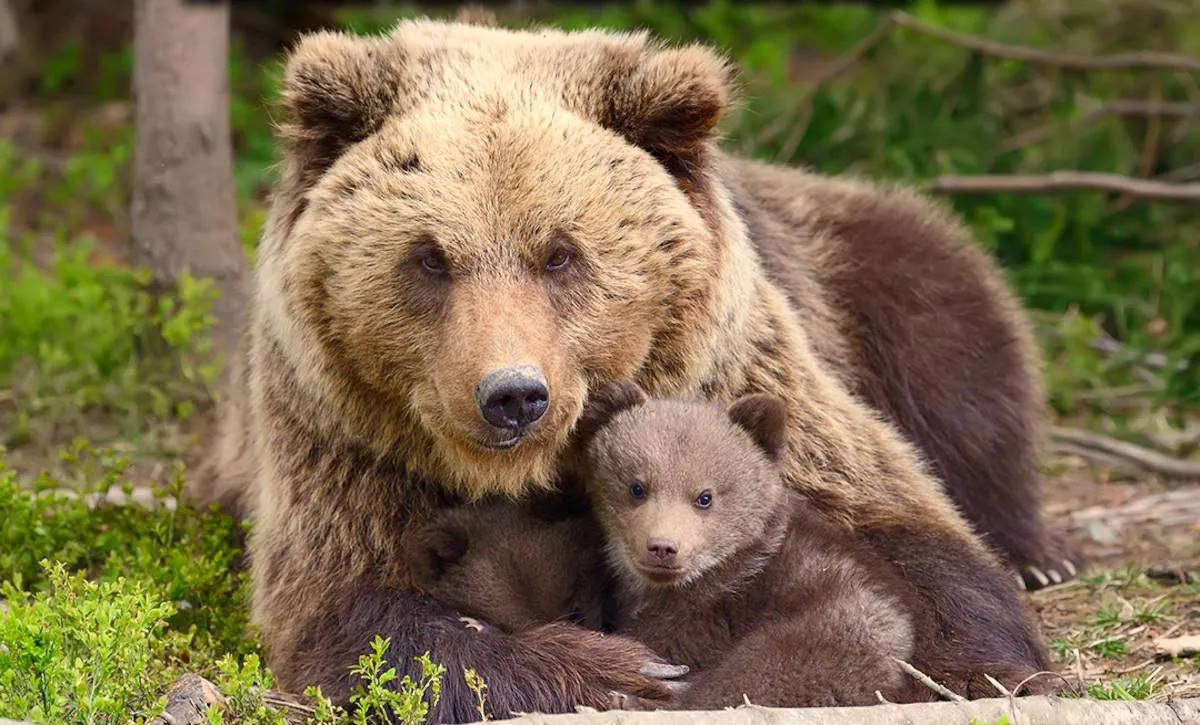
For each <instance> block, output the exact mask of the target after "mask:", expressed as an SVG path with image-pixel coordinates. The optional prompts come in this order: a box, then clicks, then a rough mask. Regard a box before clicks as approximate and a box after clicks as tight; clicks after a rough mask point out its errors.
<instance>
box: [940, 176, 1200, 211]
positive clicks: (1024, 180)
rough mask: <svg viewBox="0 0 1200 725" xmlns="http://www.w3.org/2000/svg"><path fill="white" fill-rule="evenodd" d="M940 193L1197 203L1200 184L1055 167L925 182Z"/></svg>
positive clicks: (941, 178)
mask: <svg viewBox="0 0 1200 725" xmlns="http://www.w3.org/2000/svg"><path fill="white" fill-rule="evenodd" d="M926 188H927V189H928V190H929V191H932V192H936V193H939V194H992V193H997V192H1007V193H1015V194H1046V193H1058V192H1064V191H1111V192H1116V193H1119V194H1126V195H1128V196H1131V197H1135V198H1138V199H1155V200H1158V201H1181V202H1197V203H1200V184H1195V183H1193V184H1169V183H1166V182H1162V181H1155V180H1153V179H1135V178H1132V177H1129V176H1121V175H1120V174H1104V173H1099V172H1095V171H1054V172H1051V173H1048V174H995V175H992V174H980V175H978V176H940V177H938V178H936V179H932V180H931V181H929V182H928V183H927V185H926Z"/></svg>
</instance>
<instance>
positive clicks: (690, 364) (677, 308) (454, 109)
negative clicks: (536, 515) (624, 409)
mask: <svg viewBox="0 0 1200 725" xmlns="http://www.w3.org/2000/svg"><path fill="white" fill-rule="evenodd" d="M729 85H730V82H729V77H728V71H727V68H726V65H725V64H724V62H723V61H722V60H721V59H720V58H718V57H717V56H716V55H714V54H713V53H711V52H710V51H708V50H705V49H702V48H699V47H684V48H678V49H667V48H663V47H661V46H659V45H656V44H653V43H651V42H649V41H648V40H647V38H646V37H645V36H644V35H617V34H609V33H602V32H585V33H562V32H557V31H540V32H515V31H507V30H500V29H491V28H480V27H473V26H466V25H454V24H442V23H434V22H429V21H416V22H410V23H405V24H402V25H400V26H399V27H398V28H397V29H396V30H395V31H394V32H393V33H392V34H391V35H390V36H387V37H377V38H356V37H353V36H350V35H344V34H337V33H320V34H316V35H311V36H308V37H306V38H305V39H304V40H303V41H301V43H300V44H299V46H298V47H297V48H296V49H295V50H294V51H293V53H292V54H291V57H290V59H289V62H288V64H287V70H286V74H285V79H284V98H285V106H286V108H285V111H286V116H287V120H286V122H285V123H284V125H283V126H282V130H281V135H282V138H283V141H284V143H285V147H286V149H287V154H288V156H287V162H286V171H285V178H284V180H283V182H282V183H281V185H280V188H279V190H278V192H277V195H276V197H275V199H274V201H273V208H272V216H271V220H270V222H269V226H268V231H267V234H266V235H265V238H264V242H263V247H262V250H261V256H262V267H261V270H260V286H262V287H264V288H265V289H266V292H265V293H264V294H262V295H260V298H261V299H263V300H265V301H266V302H265V305H264V307H265V308H266V309H267V311H266V312H265V313H264V314H265V315H266V317H267V319H268V320H269V323H270V324H273V325H274V326H276V327H286V328H287V330H288V334H281V335H280V336H279V337H280V338H281V339H287V340H292V341H296V342H291V343H289V345H290V348H289V349H288V350H286V352H287V353H288V354H291V355H295V356H298V357H303V358H305V359H304V360H302V361H300V364H297V365H296V367H297V369H303V370H305V371H316V372H314V373H311V374H308V373H306V374H305V376H304V380H302V382H303V383H304V384H307V385H310V386H311V387H312V389H314V390H317V391H318V392H319V394H320V395H322V396H323V398H322V400H323V401H324V402H328V403H329V404H330V405H335V406H342V410H341V411H340V412H339V415H341V416H342V417H344V418H346V419H348V420H351V419H355V416H358V418H357V419H359V420H362V421H364V423H363V424H362V425H360V426H359V428H360V429H359V430H357V431H355V434H356V435H360V436H364V437H368V438H369V437H371V436H378V438H377V440H384V439H385V438H386V436H384V434H383V433H382V432H381V430H382V429H389V430H390V431H391V433H392V438H391V440H392V441H401V442H402V443H400V444H399V445H404V446H405V450H404V451H403V453H404V455H405V456H406V457H407V459H408V461H409V464H410V465H411V466H413V467H415V468H416V469H417V470H420V471H423V472H426V473H429V474H431V475H434V476H437V477H439V478H441V479H443V480H445V481H447V482H448V483H450V484H452V485H455V486H457V487H458V488H459V489H460V490H461V491H463V492H465V493H467V494H469V495H472V496H476V495H482V494H484V493H487V492H505V493H510V494H515V493H518V492H521V491H524V490H527V489H528V488H529V487H530V486H531V485H546V484H548V483H550V482H551V481H552V480H553V478H554V475H555V472H556V469H557V466H558V459H559V457H560V455H561V453H562V451H563V450H564V447H565V444H566V442H567V439H568V436H569V434H570V432H571V430H572V428H573V426H574V424H575V421H576V418H577V417H578V416H579V413H580V410H581V409H582V407H583V403H584V400H585V399H586V397H587V394H588V391H589V389H591V388H593V387H595V386H597V385H599V384H602V383H604V382H607V381H610V380H613V379H616V378H619V377H625V376H637V377H638V378H639V380H641V381H642V382H643V383H644V384H647V385H649V386H651V387H652V388H653V387H658V388H664V389H669V388H670V387H671V386H672V385H675V386H679V385H683V384H684V383H681V382H679V381H691V382H688V383H686V384H694V381H695V380H697V379H698V378H699V377H700V376H701V375H702V373H703V370H702V369H701V367H702V366H703V365H706V364H708V363H707V362H706V358H705V357H704V356H703V355H701V354H699V353H698V352H697V351H698V350H699V349H700V348H702V347H703V346H704V345H705V344H706V342H705V340H706V339H707V337H706V336H710V335H711V334H712V332H711V330H712V329H713V328H715V327H717V325H716V324H714V323H713V322H712V318H713V317H714V316H715V315H716V313H715V312H714V309H715V307H716V303H715V302H714V298H715V297H717V293H716V291H715V290H716V288H717V281H718V278H719V277H720V276H721V274H720V272H719V271H718V270H717V268H718V266H719V265H720V263H721V259H722V256H723V255H726V254H728V251H727V250H723V249H722V242H721V232H720V227H721V224H722V222H721V219H723V218H727V217H728V215H729V211H728V209H729V206H728V205H729V201H728V199H727V198H726V197H725V195H724V193H723V192H721V191H720V190H719V189H717V187H716V185H715V184H714V183H712V181H713V176H712V173H713V166H714V164H715V160H714V154H713V150H712V143H713V141H712V136H713V129H714V125H715V123H716V122H717V120H718V118H719V117H720V115H721V113H722V112H723V110H724V109H725V108H726V106H727V104H728V99H729ZM723 215H724V216H723ZM276 299H278V300H282V302H280V303H275V302H272V300H276ZM297 333H298V334H297ZM367 421H369V422H367ZM393 426H394V429H393ZM368 428H369V430H368Z"/></svg>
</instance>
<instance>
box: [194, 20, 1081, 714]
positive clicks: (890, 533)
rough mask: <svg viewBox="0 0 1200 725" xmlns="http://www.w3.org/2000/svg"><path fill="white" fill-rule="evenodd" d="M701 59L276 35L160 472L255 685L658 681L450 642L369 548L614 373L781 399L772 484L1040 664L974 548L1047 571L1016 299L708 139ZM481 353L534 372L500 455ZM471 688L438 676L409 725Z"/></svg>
mask: <svg viewBox="0 0 1200 725" xmlns="http://www.w3.org/2000/svg"><path fill="white" fill-rule="evenodd" d="M729 75H730V74H729V70H728V68H727V67H726V65H725V63H724V62H723V61H722V60H721V59H720V58H719V57H717V56H716V55H714V54H713V53H712V52H711V51H709V50H707V49H705V48H701V47H696V46H688V47H683V48H677V49H667V48H664V47H661V46H660V45H658V44H656V43H654V42H652V41H650V40H649V39H648V38H647V37H646V36H645V35H642V34H633V35H625V34H613V33H607V32H601V31H589V32H582V33H562V32H556V31H539V32H515V31H507V30H500V29H494V28H481V27H474V26H466V25H456V24H441V23H433V22H428V21H414V22H406V23H403V24H401V25H400V26H398V27H397V28H396V30H395V31H393V32H392V33H391V34H390V35H388V36H385V37H375V38H356V37H353V36H350V35H345V34H338V33H319V34H315V35H310V36H308V37H306V38H304V39H303V40H302V41H301V42H300V43H299V44H298V46H297V47H296V48H295V49H294V50H293V52H292V54H291V56H290V58H289V61H288V64H287V70H286V73H285V76H284V105H285V108H284V118H285V121H284V123H283V125H282V126H281V131H280V136H281V139H282V141H283V144H284V149H285V153H286V157H285V158H286V161H285V166H284V173H283V177H282V180H281V181H280V183H279V185H278V186H277V188H276V190H275V193H274V197H273V199H272V202H271V210H270V214H269V218H268V222H267V226H266V230H265V232H264V236H263V239H262V243H261V246H260V248H259V265H258V271H257V282H256V293H255V299H254V304H253V306H252V309H251V310H250V313H249V317H250V319H249V324H248V326H247V334H246V336H245V339H244V344H243V348H242V353H241V355H242V356H243V357H241V358H240V360H239V362H238V363H237V364H238V368H237V369H238V371H240V374H239V375H236V376H235V378H236V380H237V382H235V387H234V388H232V389H231V390H230V391H228V392H227V393H226V396H225V400H226V404H225V407H224V411H223V413H222V417H223V421H222V431H221V435H220V440H219V441H218V443H217V446H216V452H215V455H214V459H213V461H214V463H213V465H211V466H209V467H208V468H207V475H205V476H203V477H201V478H199V479H198V480H197V486H196V488H195V489H194V490H195V495H196V496H197V498H199V499H200V500H201V501H202V502H204V501H221V502H224V503H225V504H227V505H228V506H230V507H231V508H234V509H236V510H240V511H241V512H243V513H247V514H250V515H253V516H254V518H255V529H254V534H253V537H252V539H251V541H250V544H249V547H250V549H249V550H250V555H251V567H252V574H253V589H254V592H253V617H254V620H255V621H256V622H257V623H258V625H259V626H260V628H261V631H262V636H263V640H264V642H265V645H266V648H267V652H268V657H269V660H270V664H271V665H272V667H273V669H274V670H275V672H276V674H277V675H278V677H279V680H280V682H281V684H282V685H283V686H285V687H288V688H291V689H297V688H302V687H303V686H304V685H307V684H320V685H322V686H324V687H325V689H326V691H327V692H329V693H331V694H333V695H334V696H335V697H337V698H344V697H345V696H346V694H347V692H348V689H347V688H348V684H349V683H348V675H347V673H346V668H347V666H348V665H349V664H350V663H352V662H353V661H354V660H355V658H356V657H357V655H358V654H359V653H361V652H363V651H365V649H366V647H367V644H368V642H369V641H370V638H371V636H372V635H373V634H375V633H380V634H383V635H385V636H391V637H392V647H393V651H394V653H395V655H396V660H395V661H396V662H397V663H399V664H401V665H403V664H404V663H406V662H407V661H408V658H409V657H410V656H411V655H413V654H419V653H420V652H423V651H425V650H430V651H431V655H432V656H433V658H434V659H436V660H439V661H441V662H442V663H443V664H444V665H445V666H446V667H447V669H448V671H450V672H452V673H454V672H461V671H462V668H463V667H464V666H473V667H475V668H476V669H477V670H479V671H480V673H481V674H483V675H484V676H485V678H486V679H487V681H488V683H489V688H490V689H489V698H490V701H491V703H492V705H493V707H494V708H495V710H496V713H497V714H503V713H505V712H510V711H513V710H533V709H546V710H570V709H571V708H572V707H573V706H575V705H578V704H596V702H597V701H598V700H600V699H601V698H602V697H606V696H607V691H608V690H610V689H617V690H623V691H630V690H641V691H646V690H651V689H654V688H655V687H657V686H658V684H657V683H656V681H654V680H652V679H649V678H641V677H639V676H638V674H637V671H638V669H639V667H638V663H641V662H644V661H646V660H647V659H648V658H651V657H652V655H651V653H649V651H648V650H646V649H645V648H639V647H638V646H637V644H636V643H634V642H632V641H626V640H622V639H621V638H608V639H604V638H597V637H596V636H595V635H594V634H593V633H590V632H588V631H586V630H584V629H583V628H578V627H572V626H571V625H569V624H555V625H549V626H550V627H551V629H545V630H542V629H539V630H537V631H530V632H525V633H521V634H515V635H509V634H505V633H503V632H499V631H496V630H488V631H485V632H483V633H474V632H471V631H467V630H465V629H464V628H463V627H462V626H461V623H459V622H458V619H457V617H456V615H455V613H454V612H453V611H452V610H450V609H449V608H448V607H445V606H444V605H439V604H437V603H436V602H435V601H433V600H429V599H427V598H424V597H421V596H420V595H419V594H418V593H416V592H415V591H414V589H413V586H412V577H411V572H410V571H409V567H408V565H407V563H406V557H405V555H404V549H403V546H404V539H405V538H406V537H407V536H411V535H412V534H411V532H414V531H416V530H417V529H418V528H419V527H420V526H422V525H423V524H424V523H427V522H428V521H429V520H430V519H431V518H433V517H434V516H435V515H436V512H437V511H439V510H440V509H442V508H444V507H446V506H452V505H458V504H461V503H462V502H463V501H464V500H469V499H477V498H479V497H482V496H484V495H487V494H500V495H509V496H517V495H521V494H527V493H530V492H532V491H535V490H539V489H545V488H548V487H549V486H551V485H552V483H553V482H554V481H555V480H556V479H557V478H558V475H559V473H560V469H561V468H562V466H563V462H564V453H565V451H566V448H567V445H568V441H569V437H570V434H571V431H572V429H573V426H574V424H575V422H576V420H577V418H578V416H579V412H580V410H581V409H582V407H583V404H584V401H585V399H586V397H587V395H588V392H589V391H590V390H593V389H595V387H597V386H598V385H600V384H603V383H605V382H608V381H611V380H615V379H617V378H622V377H633V378H635V379H636V380H637V381H638V382H639V383H640V384H641V385H642V386H643V387H644V388H645V389H647V390H648V391H649V392H650V393H652V394H654V395H702V396H704V397H707V398H710V399H713V400H716V401H720V402H725V403H728V402H730V401H732V400H734V399H736V398H738V397H740V396H741V395H744V394H746V393H752V392H761V393H767V394H771V395H774V396H778V397H780V398H782V399H784V400H785V401H786V402H787V405H788V407H789V409H790V410H791V411H792V416H791V417H790V419H789V421H790V422H789V429H788V436H787V449H786V451H785V452H784V453H783V454H782V456H781V466H782V470H783V474H784V480H785V481H786V483H787V484H788V486H789V487H791V488H793V489H794V490H796V491H799V492H802V493H804V494H806V495H807V496H808V497H809V498H810V500H811V501H812V502H813V504H814V505H815V506H817V507H818V508H819V509H821V510H822V511H823V512H824V513H825V514H827V515H828V516H830V517H831V518H832V519H833V520H835V521H836V522H838V524H839V525H842V526H846V527H850V528H853V529H854V530H856V531H857V532H858V533H859V534H860V535H861V536H863V537H864V538H865V539H866V540H868V541H870V542H872V543H873V544H874V545H876V546H877V547H878V549H879V551H880V552H881V553H882V554H883V555H884V556H885V557H886V558H887V559H888V560H890V561H891V562H892V563H893V564H894V566H895V567H896V568H897V569H898V570H899V571H901V572H902V573H903V574H904V576H905V577H906V579H907V580H908V581H909V583H910V584H912V586H914V587H915V588H916V589H917V590H918V591H919V593H920V594H921V596H922V598H923V599H924V601H926V602H927V603H928V604H929V606H930V607H931V608H932V609H933V610H934V611H936V612H937V614H938V618H939V619H938V635H939V636H940V637H942V638H944V639H945V640H946V641H952V642H955V643H956V644H961V646H960V647H959V649H958V652H959V653H960V654H961V655H962V657H961V659H960V661H959V662H958V663H957V665H958V667H959V668H960V669H961V670H962V671H963V672H965V673H971V672H975V671H977V670H981V669H982V668H984V667H987V666H991V665H992V664H994V663H997V662H999V663H1002V664H1003V665H1005V666H1006V667H1007V668H1008V672H1010V673H1011V674H1013V676H1014V677H1015V676H1019V675H1023V674H1028V673H1031V672H1033V671H1034V670H1037V669H1041V668H1043V666H1044V665H1045V664H1046V655H1045V649H1044V646H1043V644H1042V642H1041V640H1040V638H1039V636H1038V634H1037V633H1036V630H1035V628H1034V626H1033V624H1032V623H1031V620H1030V618H1029V617H1028V614H1027V612H1026V610H1025V609H1024V607H1023V606H1022V604H1021V602H1020V600H1019V599H1018V598H1017V596H1016V592H1015V591H1014V587H1013V586H1012V583H1011V580H1010V578H1009V575H1008V574H1006V573H1005V572H1004V570H1003V569H1002V568H1001V563H1000V561H999V559H998V558H997V557H996V555H995V553H994V552H993V550H991V549H989V548H988V547H987V546H986V545H985V544H984V543H983V542H982V541H981V540H980V539H979V538H978V537H977V536H976V534H975V533H974V532H973V531H972V525H974V526H975V527H977V528H978V529H979V531H981V532H982V533H984V534H985V535H987V536H988V537H989V540H990V541H992V542H993V543H994V544H995V546H996V548H997V549H998V550H1000V551H1001V552H1002V553H1003V554H1004V555H1006V556H1007V557H1009V559H1010V560H1011V561H1012V562H1013V563H1017V564H1026V563H1042V564H1043V566H1045V565H1046V564H1045V562H1044V561H1043V557H1048V560H1056V559H1057V558H1058V553H1059V552H1057V551H1056V550H1055V549H1054V546H1053V542H1052V541H1051V540H1050V539H1049V538H1048V537H1047V536H1046V535H1045V533H1044V531H1043V530H1042V528H1041V524H1040V522H1039V521H1038V518H1037V515H1036V510H1037V509H1036V506H1037V481H1036V475H1035V473H1034V462H1033V455H1034V447H1035V445H1034V444H1035V441H1036V435H1037V426H1036V425H1035V421H1036V420H1037V417H1038V409H1037V407H1038V406H1037V401H1038V388H1037V383H1036V380H1037V375H1036V370H1035V368H1034V366H1033V363H1032V360H1033V352H1032V348H1031V346H1030V344H1029V339H1028V335H1027V333H1026V331H1025V323H1024V321H1023V318H1022V317H1021V315H1020V313H1019V309H1018V307H1017V305H1016V304H1015V303H1014V302H1013V300H1012V298H1011V296H1010V295H1009V294H1008V292H1007V291H1005V289H1004V288H1003V285H1002V284H1001V282H1000V278H999V274H998V273H997V271H996V269H995V268H994V265H992V264H991V263H990V262H989V261H988V260H986V259H985V257H984V256H983V255H982V254H981V253H980V252H978V251H975V250H974V249H973V248H972V246H971V242H970V240H969V239H968V237H967V235H966V234H965V233H964V232H963V230H962V229H961V227H960V226H959V225H957V224H956V223H954V222H952V221H951V220H949V218H948V217H947V215H946V214H944V213H943V212H941V211H940V210H937V209H936V208H934V207H932V206H931V205H930V204H928V203H927V202H924V201H922V200H920V199H917V198H915V197H914V196H912V195H910V194H907V193H903V192H896V191H889V190H884V189H879V188H875V187H871V186H868V185H866V184H859V183H853V182H848V181H832V180H827V179H821V178H819V177H816V176H813V175H809V174H806V173H804V172H801V171H791V170H784V169H771V168H768V167H764V166H760V165H756V164H753V163H750V162H746V161H740V160H736V159H732V158H729V157H726V156H724V155H723V154H721V153H720V152H719V151H718V150H717V149H716V146H715V142H714V139H713V133H714V131H713V129H714V127H715V124H716V122H717V121H718V119H719V118H720V116H721V114H722V112H723V111H724V110H725V109H726V108H727V106H728V104H729V102H730V98H731V95H732V92H731V91H732V89H731V83H730V79H729ZM564 255H565V258H566V259H568V260H569V261H570V264H567V265H564V267H563V268H561V269H555V270H554V271H550V270H548V268H547V266H546V260H548V259H562V258H564ZM431 260H432V262H431ZM431 264H432V266H430V265H431ZM430 269H435V270H440V271H439V272H438V273H436V274H434V273H430V271H429V270H430ZM513 366H535V367H537V368H538V369H539V370H540V371H541V373H543V374H544V377H545V380H546V384H547V387H548V389H549V408H548V410H547V411H546V413H545V415H544V416H543V417H542V418H541V419H540V420H539V421H538V424H537V425H536V426H531V427H530V428H529V429H528V430H527V431H525V434H524V436H523V438H522V439H521V441H520V443H519V444H518V445H516V446H515V447H513V448H511V449H509V450H504V451H499V450H496V449H495V448H494V447H490V446H492V444H493V442H494V440H495V439H494V431H492V430H490V429H489V428H488V426H487V425H486V423H485V421H484V419H483V418H482V416H481V415H480V410H479V408H478V406H477V405H476V401H475V400H474V398H473V390H474V389H475V386H477V385H478V384H479V382H480V380H481V379H482V378H483V376H484V375H486V374H487V373H488V372H489V371H491V370H495V369H498V368H508V367H513ZM939 475H941V476H942V477H943V478H944V480H945V484H946V487H947V490H948V491H949V492H950V496H949V497H948V496H947V495H946V493H945V492H944V491H943V489H942V486H941V484H940V483H939V480H938V476H939ZM956 501H957V502H959V503H960V504H961V506H962V508H963V510H964V511H965V512H966V513H967V514H968V515H970V516H971V520H970V522H968V520H967V519H966V518H964V517H963V516H962V515H961V514H960V512H959V510H958V509H957V508H956V505H955V502H956ZM1039 547H1040V548H1039ZM993 674H995V672H993ZM471 704H472V701H471V693H470V692H469V691H468V690H467V688H466V687H465V683H462V682H461V681H458V680H456V679H454V678H453V677H451V678H450V681H448V682H447V684H446V689H445V690H444V692H443V698H442V705H441V709H440V712H439V713H438V716H439V717H443V718H446V719H451V718H468V717H470V715H471Z"/></svg>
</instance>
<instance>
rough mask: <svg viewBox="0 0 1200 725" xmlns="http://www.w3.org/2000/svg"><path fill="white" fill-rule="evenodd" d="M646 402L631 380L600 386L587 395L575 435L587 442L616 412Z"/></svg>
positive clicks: (576, 425)
mask: <svg viewBox="0 0 1200 725" xmlns="http://www.w3.org/2000/svg"><path fill="white" fill-rule="evenodd" d="M645 402H646V394H645V393H644V392H642V389H641V388H639V387H638V384H637V383H635V382H633V381H632V380H618V381H616V382H613V383H609V384H607V385H604V386H601V387H600V388H597V389H596V390H594V391H592V393H591V394H590V395H588V399H587V404H586V405H585V406H584V408H583V413H582V414H580V416H579V422H577V423H576V424H575V437H576V440H578V441H580V442H581V443H585V444H586V443H587V441H589V440H591V439H592V436H594V435H596V432H597V431H598V430H600V429H601V428H603V427H604V426H605V425H606V424H607V423H608V422H609V421H610V420H612V419H613V416H615V415H616V414H617V413H620V412H621V411H623V410H629V409H630V408H636V407H637V406H639V405H642V404H643V403H645Z"/></svg>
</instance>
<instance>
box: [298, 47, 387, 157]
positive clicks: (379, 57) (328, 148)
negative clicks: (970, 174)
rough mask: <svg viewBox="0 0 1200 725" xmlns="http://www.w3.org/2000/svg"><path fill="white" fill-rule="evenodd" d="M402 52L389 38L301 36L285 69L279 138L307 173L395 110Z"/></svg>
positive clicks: (364, 136) (361, 136) (359, 138)
mask: <svg viewBox="0 0 1200 725" xmlns="http://www.w3.org/2000/svg"><path fill="white" fill-rule="evenodd" d="M403 65H404V56H403V52H402V51H401V49H400V47H399V45H398V44H396V43H394V42H391V41H389V39H387V38H363V37H357V36H354V35H351V34H349V33H343V32H332V31H321V32H318V33H312V34H310V35H306V36H304V37H303V38H302V39H301V40H300V42H299V43H298V44H297V45H296V47H295V48H293V49H292V52H291V53H290V54H289V55H288V60H287V65H286V67H285V69H284V74H283V94H282V95H283V102H282V103H283V110H284V116H285V120H284V122H283V123H282V124H281V125H280V136H281V139H282V141H283V142H284V143H285V144H286V145H288V146H289V147H290V150H291V152H292V155H293V157H294V158H296V159H298V161H299V163H300V164H301V167H302V168H303V170H304V172H305V173H306V175H309V176H310V177H313V176H317V175H319V174H320V173H321V172H323V171H325V169H327V168H328V167H329V166H330V165H332V164H333V162H334V161H336V160H337V158H338V157H339V156H340V155H341V154H342V152H343V151H345V150H346V148H347V147H348V146H350V145H351V144H353V143H356V142H358V141H361V140H362V139H364V138H366V137H367V136H370V135H371V134H372V133H374V132H375V131H377V130H379V127H380V126H382V125H383V122H384V121H385V120H386V119H387V117H388V116H389V115H390V114H391V113H392V112H393V111H394V110H395V108H396V105H397V101H398V100H399V95H400V92H401V87H402V85H403V84H402V82H401V80H402V69H403Z"/></svg>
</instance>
